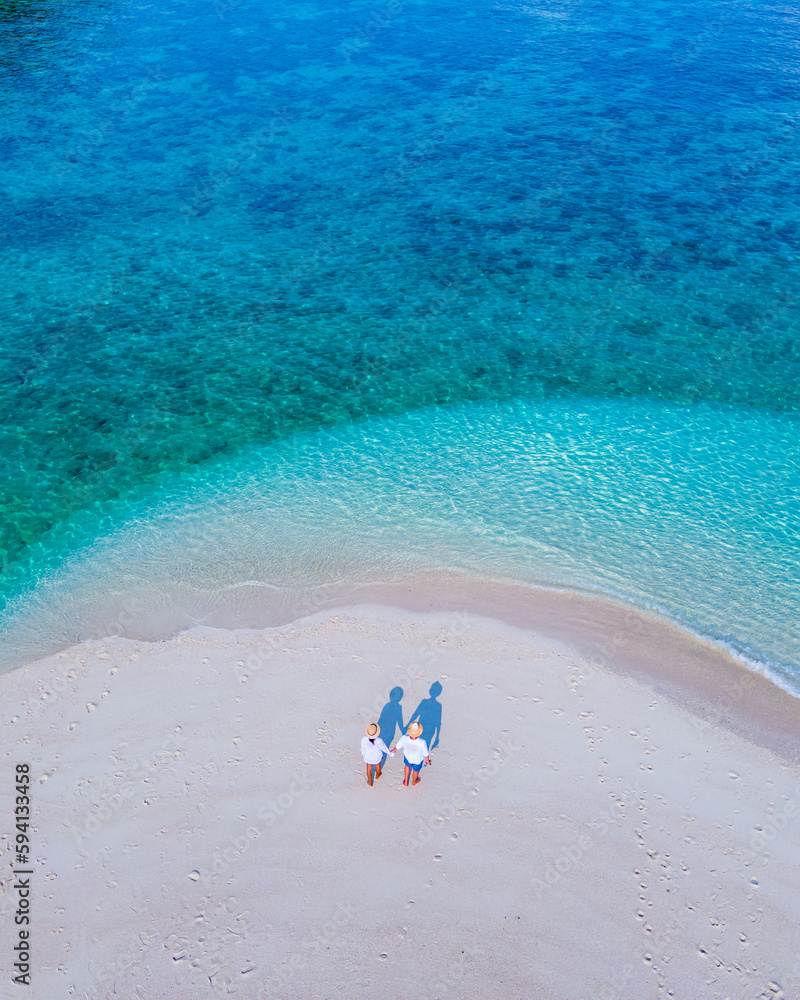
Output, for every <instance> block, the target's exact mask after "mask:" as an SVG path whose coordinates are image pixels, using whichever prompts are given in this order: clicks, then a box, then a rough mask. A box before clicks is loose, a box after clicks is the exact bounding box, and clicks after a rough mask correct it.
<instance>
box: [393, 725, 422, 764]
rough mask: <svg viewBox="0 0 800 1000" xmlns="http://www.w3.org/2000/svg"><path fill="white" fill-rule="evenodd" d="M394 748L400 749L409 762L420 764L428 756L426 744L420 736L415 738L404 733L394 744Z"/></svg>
mask: <svg viewBox="0 0 800 1000" xmlns="http://www.w3.org/2000/svg"><path fill="white" fill-rule="evenodd" d="M394 748H395V750H402V751H403V756H404V757H405V759H406V760H407V761H408V763H409V764H421V763H422V762H423V760H425V758H426V757H427V756H428V744H427V743H426V742H425V740H423V738H422V737H421V736H418V737H417V738H416V739H415V740H412V739H411V737H410V736H409V735H408V733H406V735H405V736H401V737H400V739H399V740H398V741H397V743H395V745H394Z"/></svg>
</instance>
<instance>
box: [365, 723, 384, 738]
mask: <svg viewBox="0 0 800 1000" xmlns="http://www.w3.org/2000/svg"><path fill="white" fill-rule="evenodd" d="M380 731H381V727H380V726H379V725H378V723H377V722H370V724H369V725H368V726H367V728H366V729H365V730H364V732H365V733H366V734H367V736H369V738H370V739H371V740H374V739H375V737H376V736H377V735H378V733H379V732H380Z"/></svg>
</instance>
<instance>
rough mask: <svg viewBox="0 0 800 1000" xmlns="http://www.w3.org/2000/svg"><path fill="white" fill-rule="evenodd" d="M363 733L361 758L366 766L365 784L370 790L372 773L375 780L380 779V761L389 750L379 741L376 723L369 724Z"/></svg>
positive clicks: (379, 732) (378, 729) (378, 727)
mask: <svg viewBox="0 0 800 1000" xmlns="http://www.w3.org/2000/svg"><path fill="white" fill-rule="evenodd" d="M364 732H365V735H364V736H362V737H361V756H362V757H363V758H364V763H365V764H366V765H367V782H368V783H369V786H370V788H372V783H373V782H372V775H373V772H374V773H375V777H376V778H380V776H381V760H383V755H384V754H385V753H389V748H388V747H387V746H386V744H385V743H384V742H383V740H382V739H381V730H380V726H379V725H378V724H377V723H375V722H370V724H369V725H368V726H367V728H366V729H365V730H364Z"/></svg>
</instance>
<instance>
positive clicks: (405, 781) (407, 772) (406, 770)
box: [403, 764, 411, 785]
mask: <svg viewBox="0 0 800 1000" xmlns="http://www.w3.org/2000/svg"><path fill="white" fill-rule="evenodd" d="M410 774H411V768H410V767H409V766H408V764H406V766H405V768H404V769H403V784H404V785H407V784H408V776H409V775H410Z"/></svg>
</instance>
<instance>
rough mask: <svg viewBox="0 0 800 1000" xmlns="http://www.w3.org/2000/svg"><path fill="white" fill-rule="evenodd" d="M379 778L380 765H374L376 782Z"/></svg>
mask: <svg viewBox="0 0 800 1000" xmlns="http://www.w3.org/2000/svg"><path fill="white" fill-rule="evenodd" d="M380 776H381V765H380V764H376V765H375V780H376V781H377V780H378V778H380Z"/></svg>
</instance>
